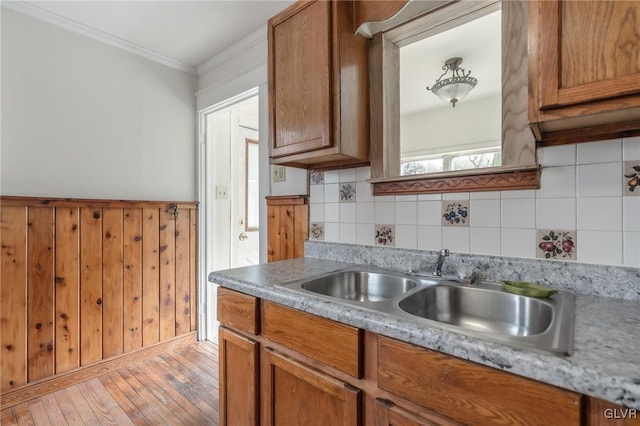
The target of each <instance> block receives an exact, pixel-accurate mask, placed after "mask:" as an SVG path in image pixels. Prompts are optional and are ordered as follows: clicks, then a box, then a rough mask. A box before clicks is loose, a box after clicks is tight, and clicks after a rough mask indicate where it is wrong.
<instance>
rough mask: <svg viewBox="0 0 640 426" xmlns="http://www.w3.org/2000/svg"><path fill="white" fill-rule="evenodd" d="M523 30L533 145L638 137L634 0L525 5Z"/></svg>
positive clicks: (638, 23)
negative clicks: (526, 37)
mask: <svg viewBox="0 0 640 426" xmlns="http://www.w3.org/2000/svg"><path fill="white" fill-rule="evenodd" d="M529 31H530V37H529V40H530V45H529V49H530V50H529V86H530V99H529V121H530V123H531V127H532V129H533V130H534V134H535V136H536V139H537V140H538V142H539V143H538V144H539V145H557V144H563V143H576V142H582V141H589V140H601V139H608V138H614V137H623V136H629V135H637V134H640V2H638V1H586V2H582V1H580V2H576V1H549V0H544V1H538V0H536V1H531V2H530V3H529Z"/></svg>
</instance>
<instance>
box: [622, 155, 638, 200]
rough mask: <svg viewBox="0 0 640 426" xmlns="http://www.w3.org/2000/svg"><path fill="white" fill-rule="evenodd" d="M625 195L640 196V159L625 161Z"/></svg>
mask: <svg viewBox="0 0 640 426" xmlns="http://www.w3.org/2000/svg"><path fill="white" fill-rule="evenodd" d="M623 182H624V189H623V191H624V195H635V196H640V161H625V162H624V181H623Z"/></svg>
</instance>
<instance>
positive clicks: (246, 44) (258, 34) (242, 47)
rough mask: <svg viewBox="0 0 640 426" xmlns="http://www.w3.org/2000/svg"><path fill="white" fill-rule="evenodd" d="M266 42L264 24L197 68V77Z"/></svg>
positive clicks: (265, 27)
mask: <svg viewBox="0 0 640 426" xmlns="http://www.w3.org/2000/svg"><path fill="white" fill-rule="evenodd" d="M266 40H267V26H266V24H265V25H263V26H262V27H260V29H258V30H257V31H254V32H252V33H251V34H249V35H247V36H246V37H244V38H243V39H242V40H240V41H238V42H237V43H235V44H232V45H231V46H229V47H227V48H226V49H224V50H223V51H222V52H220V53H218V54H217V55H216V56H214V57H213V58H211V59H209V60H208V61H206V62H205V63H203V64H201V65H199V66H198V75H199V76H201V75H203V74H206V73H208V72H209V71H211V70H214V69H216V68H218V67H219V66H220V65H222V64H224V63H225V62H227V61H229V60H231V59H233V58H235V57H236V56H238V55H240V54H241V53H242V52H244V51H247V50H249V49H251V48H252V47H253V46H255V45H257V44H259V43H263V42H265V41H266Z"/></svg>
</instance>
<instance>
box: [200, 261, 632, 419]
mask: <svg viewBox="0 0 640 426" xmlns="http://www.w3.org/2000/svg"><path fill="white" fill-rule="evenodd" d="M353 266H354V264H353V263H344V262H336V261H332V260H324V259H316V258H301V259H294V260H286V261H281V262H275V263H269V264H262V265H255V266H248V267H244V268H236V269H229V270H226V271H219V272H212V273H210V274H209V281H211V282H213V283H217V284H220V285H222V286H224V287H227V288H230V289H233V290H237V291H240V292H243V293H247V294H250V295H253V296H256V297H260V298H263V299H266V300H270V301H273V302H277V303H280V304H282V305H285V306H289V307H292V308H295V309H299V310H302V311H305V312H309V313H312V314H316V315H319V316H322V317H326V318H330V319H333V320H335V321H339V322H342V323H345V324H349V325H352V326H354V327H359V328H362V329H366V330H370V331H372V332H376V333H379V334H382V335H385V336H389V337H393V338H396V339H398V340H401V341H405V342H409V343H413V344H415V345H419V346H422V347H425V348H430V349H434V350H437V351H441V352H444V353H447V354H450V355H454V356H457V357H460V358H463V359H467V360H470V361H474V362H477V363H480V364H484V365H487V366H490V367H494V368H498V369H501V370H504V371H508V372H511V373H514V374H517V375H520V376H524V377H529V378H532V379H535V380H538V381H541V382H545V383H549V384H552V385H555V386H559V387H561V388H565V389H570V390H574V391H576V392H580V393H584V394H587V395H591V396H595V397H598V398H601V399H605V400H608V401H611V402H615V403H618V404H623V405H625V406H627V407H631V408H640V304H639V303H638V302H637V301H629V300H621V299H613V298H607V297H596V296H589V295H580V294H578V295H577V296H576V313H575V315H576V317H575V340H574V353H573V355H571V356H564V357H562V356H556V355H550V354H545V353H537V352H531V351H527V350H520V349H515V348H511V347H509V346H505V345H503V344H499V343H493V342H490V341H486V340H482V339H478V338H473V337H468V336H463V335H461V334H456V333H451V332H448V331H445V330H441V329H437V328H428V327H425V326H424V325H418V324H415V323H413V322H409V321H406V320H401V319H396V318H391V317H389V316H386V315H385V314H381V313H376V312H372V311H370V310H367V309H361V308H358V307H357V306H345V305H344V304H338V303H335V302H332V301H328V300H327V299H325V298H321V297H315V296H313V295H309V296H307V295H303V294H301V293H299V292H295V291H293V290H290V289H287V288H284V287H280V286H277V284H282V283H285V282H290V281H294V280H298V279H304V278H308V277H313V276H315V275H319V274H323V273H327V272H331V271H336V270H339V269H344V268H349V267H351V268H352V267H353Z"/></svg>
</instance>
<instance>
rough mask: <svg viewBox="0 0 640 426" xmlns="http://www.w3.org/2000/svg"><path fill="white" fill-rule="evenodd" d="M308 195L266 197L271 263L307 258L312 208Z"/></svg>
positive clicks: (269, 257) (268, 252)
mask: <svg viewBox="0 0 640 426" xmlns="http://www.w3.org/2000/svg"><path fill="white" fill-rule="evenodd" d="M308 200H309V199H308V197H307V196H306V195H285V196H282V195H279V196H271V197H267V232H268V237H267V238H268V246H269V247H268V250H267V256H268V261H269V262H275V261H277V260H285V259H293V258H296V257H303V256H304V242H305V240H306V239H307V237H308V235H309V204H308Z"/></svg>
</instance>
